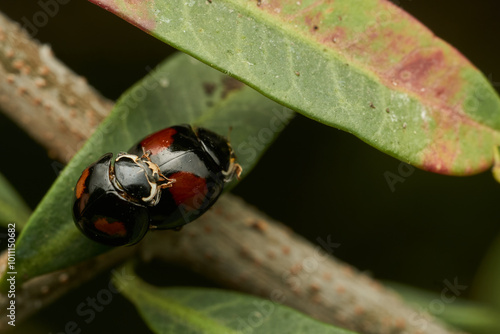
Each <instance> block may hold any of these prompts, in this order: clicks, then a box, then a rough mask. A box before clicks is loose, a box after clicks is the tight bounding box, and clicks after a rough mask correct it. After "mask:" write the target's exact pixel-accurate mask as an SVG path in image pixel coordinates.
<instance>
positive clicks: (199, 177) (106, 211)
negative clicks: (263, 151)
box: [73, 125, 241, 246]
mask: <svg viewBox="0 0 500 334" xmlns="http://www.w3.org/2000/svg"><path fill="white" fill-rule="evenodd" d="M240 173H241V167H240V165H238V164H237V163H236V162H235V155H234V152H233V150H232V149H231V145H230V144H229V142H228V141H227V140H226V139H225V138H223V137H222V136H219V135H218V134H216V133H214V132H212V131H209V130H207V129H204V128H197V129H194V130H193V128H191V126H189V125H179V126H173V127H170V128H166V129H164V130H161V131H158V132H156V133H154V134H152V135H150V136H148V137H146V138H144V139H143V140H142V141H140V142H139V143H138V144H137V145H135V146H134V147H132V148H131V149H130V150H129V151H128V152H127V153H119V154H118V155H117V157H116V159H114V163H113V154H112V153H108V154H105V155H104V156H102V157H101V158H100V159H99V160H97V161H96V162H94V163H93V164H91V165H90V166H89V167H87V168H86V169H85V170H84V171H83V173H82V176H81V177H80V179H79V180H78V182H77V184H76V187H75V201H74V205H73V217H74V220H75V224H76V226H77V227H78V228H79V229H80V230H81V231H82V232H83V234H85V235H86V236H87V237H89V238H90V239H92V240H94V241H97V242H100V243H103V244H106V245H112V246H120V245H132V244H135V243H137V242H139V241H140V240H141V239H142V238H143V237H144V235H145V234H146V232H147V231H148V230H149V229H159V230H165V229H178V228H180V227H182V226H183V225H185V224H187V223H189V222H191V221H193V220H195V219H196V218H198V217H199V216H201V215H202V214H203V213H204V212H205V211H206V210H208V209H209V208H210V207H211V206H212V204H214V203H215V201H216V200H217V198H218V197H219V195H220V194H221V193H222V189H223V188H224V183H226V182H228V181H230V180H231V179H232V178H233V176H234V175H236V176H238V177H239V175H240Z"/></svg>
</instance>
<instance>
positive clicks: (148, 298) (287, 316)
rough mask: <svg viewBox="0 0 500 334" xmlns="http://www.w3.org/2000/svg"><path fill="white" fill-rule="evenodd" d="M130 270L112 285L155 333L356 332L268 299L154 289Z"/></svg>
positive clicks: (219, 292) (199, 290) (212, 291)
mask: <svg viewBox="0 0 500 334" xmlns="http://www.w3.org/2000/svg"><path fill="white" fill-rule="evenodd" d="M130 267H131V265H127V266H125V267H124V269H122V273H121V275H120V277H121V278H118V276H115V278H114V280H113V282H114V284H115V285H116V286H117V287H118V288H119V290H120V292H121V293H122V294H124V295H125V296H126V297H127V298H128V299H129V300H130V301H131V302H132V303H133V304H134V305H135V306H136V307H137V309H138V310H139V312H140V314H141V316H142V317H143V319H144V320H145V321H146V323H147V325H148V326H149V328H151V330H153V331H154V332H155V333H184V334H195V333H200V334H202V333H203V334H209V333H213V334H220V333H227V334H230V333H234V334H239V333H254V334H259V333H266V334H267V333H280V334H292V333H297V334H299V333H300V334H307V333H312V334H326V333H329V334H349V333H351V334H353V332H350V331H346V330H343V329H339V328H336V327H333V326H331V325H327V324H324V323H321V322H319V321H317V320H313V319H311V318H309V317H307V316H305V315H303V314H301V313H299V312H298V311H295V310H293V309H290V308H288V307H285V306H283V305H280V304H277V303H274V302H272V301H270V300H265V299H261V298H257V297H253V296H249V295H244V294H241V293H236V292H229V291H224V290H217V289H206V288H159V287H154V286H152V285H149V284H147V283H145V282H144V281H142V280H141V279H140V278H139V277H137V276H134V272H133V270H131V268H130ZM123 277H125V278H128V279H127V280H124V279H123Z"/></svg>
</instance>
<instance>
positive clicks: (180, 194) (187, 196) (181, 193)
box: [168, 172, 208, 211]
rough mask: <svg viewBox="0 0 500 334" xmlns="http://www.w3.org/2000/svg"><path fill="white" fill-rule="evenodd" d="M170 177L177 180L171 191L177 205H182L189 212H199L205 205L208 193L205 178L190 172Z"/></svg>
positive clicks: (178, 173)
mask: <svg viewBox="0 0 500 334" xmlns="http://www.w3.org/2000/svg"><path fill="white" fill-rule="evenodd" d="M168 177H169V178H171V179H175V183H174V184H173V186H172V187H171V188H169V191H170V193H171V194H172V198H173V199H174V201H175V203H176V204H177V205H181V204H182V205H183V206H184V209H185V210H188V211H190V210H197V209H199V208H200V207H201V206H202V205H203V202H204V200H205V197H206V195H207V192H208V189H207V183H206V180H205V178H203V177H199V176H196V175H194V174H192V173H188V172H177V173H174V174H171V175H169V176H168Z"/></svg>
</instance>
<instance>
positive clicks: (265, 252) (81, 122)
mask: <svg viewBox="0 0 500 334" xmlns="http://www.w3.org/2000/svg"><path fill="white" fill-rule="evenodd" d="M0 27H1V30H0V41H1V44H0V107H1V108H2V109H3V110H4V111H5V113H6V114H7V115H8V116H9V117H11V118H12V119H14V120H16V121H17V122H18V123H19V124H20V125H21V126H22V127H23V128H24V129H25V130H26V131H27V132H28V133H30V134H31V135H32V136H33V137H34V138H36V139H37V140H38V141H40V142H41V143H43V144H44V145H45V146H47V147H48V148H49V150H51V152H52V153H53V155H54V156H57V157H59V158H60V159H61V160H62V161H64V162H66V161H68V160H69V158H70V157H71V156H72V155H73V154H74V153H75V151H76V149H77V148H78V147H79V144H80V143H81V141H82V140H85V139H86V138H87V137H88V135H89V134H90V133H91V132H92V131H91V130H93V129H94V128H95V126H96V125H97V123H98V122H99V121H100V119H102V118H103V117H104V115H105V114H106V113H107V111H108V110H110V109H111V103H110V102H109V101H106V100H105V99H103V98H102V97H100V96H99V95H98V94H97V93H96V92H95V91H94V90H93V89H92V88H90V87H89V86H88V85H87V84H86V83H85V81H84V80H83V79H81V78H78V77H76V76H75V75H74V74H73V73H72V72H71V71H70V70H68V69H67V68H66V67H65V66H64V65H63V64H61V63H60V62H58V61H57V60H56V59H55V58H53V56H52V55H51V54H50V50H49V49H48V47H47V46H43V45H39V44H37V43H34V42H33V41H32V40H30V39H29V37H28V36H27V35H26V34H25V33H24V32H22V31H21V30H20V29H19V28H18V27H17V25H16V24H13V23H11V22H9V21H8V20H7V19H6V18H5V17H2V16H1V14H0ZM35 120H36V121H35ZM329 238H330V237H328V238H326V240H322V242H321V244H318V245H312V244H311V243H309V242H307V241H305V240H304V239H302V238H301V237H300V236H298V235H296V234H294V233H293V232H291V231H290V230H289V229H288V228H286V227H285V226H284V225H282V224H280V223H278V222H276V221H273V220H272V219H270V218H268V217H266V216H265V215H263V214H262V213H260V212H259V211H258V210H256V209H255V208H253V207H251V206H249V205H248V204H246V203H245V202H243V201H242V200H241V199H238V198H236V197H235V196H232V195H226V196H224V197H223V198H221V199H220V200H219V202H218V203H217V204H216V205H215V206H214V208H213V209H212V210H210V211H209V212H208V213H206V214H205V215H204V216H203V217H201V218H200V219H199V220H198V221H197V223H196V224H190V225H189V226H187V227H185V228H184V230H183V231H182V232H181V233H172V232H170V233H169V232H156V233H151V235H150V236H149V240H148V242H142V243H141V244H140V245H139V246H138V247H134V248H120V249H117V250H116V251H114V252H110V253H107V254H104V255H102V256H100V257H98V258H96V259H93V260H90V261H87V262H86V263H84V264H79V265H77V266H74V267H72V268H68V269H65V270H62V271H59V272H56V273H50V274H47V275H44V276H42V277H37V278H35V279H33V280H31V281H29V282H27V283H26V284H24V285H23V287H22V288H21V287H18V289H20V290H19V291H18V299H17V304H16V305H17V312H18V313H17V320H18V321H19V320H20V319H21V318H23V317H27V316H29V314H31V313H33V312H34V311H35V310H36V309H38V308H40V307H44V306H46V305H48V304H49V303H50V302H51V301H53V300H55V299H56V298H58V297H59V296H60V295H62V294H63V293H65V292H66V291H68V290H69V289H70V288H72V287H74V286H77V285H78V284H81V283H82V282H84V281H85V280H88V279H90V278H91V277H92V276H93V275H95V274H96V273H97V272H98V271H99V270H104V269H106V268H109V267H110V266H112V265H116V264H117V263H119V262H121V261H123V260H124V259H126V258H127V257H130V256H131V255H132V254H133V253H134V252H136V251H140V254H141V257H142V259H143V260H148V259H151V258H161V259H163V260H165V261H168V262H176V263H180V264H182V265H185V266H188V267H190V268H192V269H193V270H196V271H198V272H200V273H201V274H202V275H204V276H206V277H210V278H212V279H213V280H215V281H217V282H219V283H221V284H224V285H226V286H229V287H232V288H236V289H238V290H241V291H246V292H249V293H253V294H257V295H261V296H263V297H266V298H268V299H270V300H271V301H273V302H278V303H284V304H286V305H290V306H292V307H294V308H296V309H299V310H301V311H302V312H304V313H306V314H309V315H311V316H313V317H315V318H317V319H320V320H322V321H325V322H328V323H332V324H336V325H339V326H342V327H345V328H350V329H353V330H356V331H358V332H360V333H373V334H375V333H377V334H386V333H391V334H403V333H405V334H406V333H422V334H423V333H432V334H441V333H442V334H444V333H456V332H455V331H453V330H449V329H447V328H446V327H445V326H443V325H442V324H441V323H440V322H438V321H437V320H436V319H434V318H432V317H430V316H429V315H427V314H422V313H419V312H417V311H416V310H414V309H412V308H411V307H409V306H408V305H406V304H405V303H404V302H403V301H402V300H401V299H400V298H399V297H398V296H397V295H396V294H394V293H393V292H391V291H389V290H387V289H386V288H384V287H383V286H382V285H381V284H380V283H378V282H377V281H375V280H373V279H371V278H369V277H368V276H366V275H364V274H361V273H359V272H357V271H356V270H355V269H353V268H352V267H350V266H348V265H346V264H343V263H341V262H339V261H337V260H336V259H334V258H333V257H332V256H331V254H332V252H333V251H334V249H335V247H336V245H335V244H334V243H332V242H331V240H330V239H329ZM5 263H6V254H3V255H2V257H1V258H0V271H3V270H5ZM82 272H86V273H87V274H86V275H83V274H81V273H82ZM7 302H8V299H7V297H6V296H5V295H0V307H1V309H2V311H3V312H5V311H4V310H5V305H6V303H7ZM6 320H8V319H7V318H6V317H4V316H2V320H1V321H2V322H1V323H0V329H5V328H6V327H8V326H7V324H6Z"/></svg>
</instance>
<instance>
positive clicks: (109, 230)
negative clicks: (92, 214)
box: [94, 218, 127, 237]
mask: <svg viewBox="0 0 500 334" xmlns="http://www.w3.org/2000/svg"><path fill="white" fill-rule="evenodd" d="M94 226H95V228H96V229H97V230H99V231H101V232H103V233H106V234H107V235H110V236H119V237H124V236H126V235H127V229H126V228H125V225H124V224H123V223H122V222H117V221H115V222H112V223H110V222H108V220H107V219H106V218H98V219H96V220H95V221H94Z"/></svg>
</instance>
